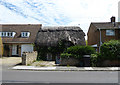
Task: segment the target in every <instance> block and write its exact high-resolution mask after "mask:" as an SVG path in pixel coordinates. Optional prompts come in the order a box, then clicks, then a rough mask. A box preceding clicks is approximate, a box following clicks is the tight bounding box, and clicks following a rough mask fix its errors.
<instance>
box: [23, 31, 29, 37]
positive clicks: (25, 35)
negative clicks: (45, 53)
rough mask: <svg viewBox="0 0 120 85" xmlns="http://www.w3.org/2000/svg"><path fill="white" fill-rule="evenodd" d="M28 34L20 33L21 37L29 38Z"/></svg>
mask: <svg viewBox="0 0 120 85" xmlns="http://www.w3.org/2000/svg"><path fill="white" fill-rule="evenodd" d="M29 36H30V32H21V37H29Z"/></svg>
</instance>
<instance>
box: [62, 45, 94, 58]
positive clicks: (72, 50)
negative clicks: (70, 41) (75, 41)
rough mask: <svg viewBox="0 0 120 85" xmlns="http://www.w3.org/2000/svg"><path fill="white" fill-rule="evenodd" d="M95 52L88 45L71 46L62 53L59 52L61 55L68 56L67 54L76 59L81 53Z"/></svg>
mask: <svg viewBox="0 0 120 85" xmlns="http://www.w3.org/2000/svg"><path fill="white" fill-rule="evenodd" d="M93 53H95V50H94V48H92V47H90V46H79V45H77V46H71V47H69V48H67V49H66V50H65V51H64V53H63V54H61V57H63V56H64V57H68V56H72V57H75V58H78V59H81V58H82V57H83V55H91V54H93Z"/></svg>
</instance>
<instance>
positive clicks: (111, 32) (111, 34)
mask: <svg viewBox="0 0 120 85" xmlns="http://www.w3.org/2000/svg"><path fill="white" fill-rule="evenodd" d="M106 35H107V36H114V35H115V30H106Z"/></svg>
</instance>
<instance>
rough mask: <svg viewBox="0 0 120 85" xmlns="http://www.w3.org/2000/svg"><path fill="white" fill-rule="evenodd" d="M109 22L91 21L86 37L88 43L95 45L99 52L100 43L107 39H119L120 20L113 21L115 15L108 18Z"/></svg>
mask: <svg viewBox="0 0 120 85" xmlns="http://www.w3.org/2000/svg"><path fill="white" fill-rule="evenodd" d="M110 20H111V22H92V23H91V24H90V27H89V30H88V33H87V37H88V45H91V46H92V47H95V48H96V50H97V51H98V52H100V46H101V45H102V43H104V42H106V41H109V40H112V39H113V40H119V39H120V22H115V17H114V16H113V17H111V18H110Z"/></svg>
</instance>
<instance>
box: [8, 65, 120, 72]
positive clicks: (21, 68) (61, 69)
mask: <svg viewBox="0 0 120 85" xmlns="http://www.w3.org/2000/svg"><path fill="white" fill-rule="evenodd" d="M9 69H12V70H32V71H120V69H119V67H71V66H70V67H67V66H55V67H36V66H14V67H12V68H9Z"/></svg>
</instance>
